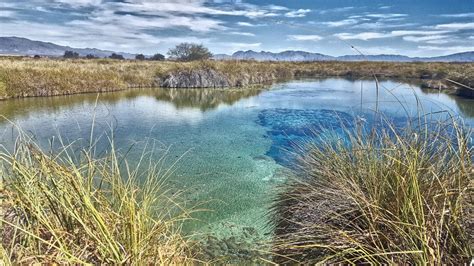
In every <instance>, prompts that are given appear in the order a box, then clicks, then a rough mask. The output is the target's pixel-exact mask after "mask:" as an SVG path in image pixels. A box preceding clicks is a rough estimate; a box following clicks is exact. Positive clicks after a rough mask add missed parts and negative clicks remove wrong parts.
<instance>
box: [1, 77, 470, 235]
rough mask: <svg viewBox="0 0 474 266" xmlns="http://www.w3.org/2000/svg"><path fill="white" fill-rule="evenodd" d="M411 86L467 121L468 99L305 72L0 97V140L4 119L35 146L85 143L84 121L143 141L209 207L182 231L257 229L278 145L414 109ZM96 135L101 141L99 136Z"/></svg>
mask: <svg viewBox="0 0 474 266" xmlns="http://www.w3.org/2000/svg"><path fill="white" fill-rule="evenodd" d="M414 95H417V96H418V98H419V100H420V101H421V103H422V106H423V109H424V112H435V111H439V110H450V111H451V112H453V113H455V114H458V115H460V116H461V117H463V118H465V121H466V123H467V124H468V125H473V124H474V100H470V99H463V98H460V97H456V96H451V95H447V94H443V93H438V92H425V91H422V90H421V89H420V88H419V87H416V86H411V85H409V84H403V83H402V84H400V83H398V82H395V81H382V82H381V83H380V89H379V93H378V96H377V93H376V86H375V83H374V82H373V81H369V80H366V81H360V80H358V81H354V80H345V79H322V80H314V79H307V80H294V81H288V82H283V83H278V84H274V85H271V86H269V87H265V88H253V89H232V90H214V89H134V90H128V91H121V92H113V93H104V94H100V95H99V96H97V95H96V94H81V95H72V96H61V97H48V98H27V99H14V100H7V101H1V102H0V114H1V115H3V116H5V117H6V118H8V119H9V120H10V121H7V120H5V119H4V120H0V144H1V145H3V146H6V147H7V148H9V149H11V148H12V147H13V143H14V140H15V136H16V131H15V129H14V127H13V126H12V124H11V123H14V124H16V125H18V126H20V127H21V128H22V129H23V130H25V131H27V132H29V133H30V134H31V135H33V136H34V137H35V139H36V140H37V141H38V142H39V143H41V144H43V145H44V146H45V147H48V146H49V145H50V144H49V143H50V140H52V139H53V137H54V139H55V141H56V142H58V138H59V137H61V139H62V141H63V142H65V143H69V142H72V141H75V140H77V139H82V140H84V141H83V142H78V143H82V144H80V145H88V144H89V141H88V140H89V138H90V135H91V125H92V124H93V123H94V138H98V137H99V136H101V135H103V132H113V135H114V141H115V145H116V146H117V147H119V148H120V149H121V150H123V151H127V150H128V149H129V148H130V147H132V146H133V149H132V152H131V153H130V154H129V156H128V158H129V160H131V161H133V160H137V159H138V158H139V156H140V154H141V151H142V150H143V149H144V147H145V145H147V144H146V143H148V147H154V149H155V151H154V152H155V153H154V155H153V156H156V160H158V159H159V158H161V157H162V156H163V155H165V158H166V159H165V160H164V164H165V165H166V166H168V167H169V166H171V165H173V164H174V163H176V166H175V167H174V171H173V174H172V176H171V177H170V178H169V179H168V181H167V182H168V184H169V185H170V186H172V187H173V188H175V189H179V190H183V191H185V193H184V194H183V195H184V196H185V197H186V199H187V200H190V201H194V202H204V203H203V204H202V205H201V208H206V209H209V211H205V212H201V213H197V214H196V218H198V221H193V222H191V223H189V224H188V225H187V226H186V230H187V231H189V232H194V231H195V230H197V231H206V230H211V231H214V232H224V231H226V230H227V229H228V228H233V227H237V228H250V227H251V228H253V229H256V231H258V232H260V234H263V233H268V232H267V231H268V230H269V229H268V226H266V223H267V220H266V219H267V216H266V213H267V211H268V206H269V205H268V204H269V202H270V200H271V199H272V196H273V195H274V190H273V189H274V188H275V187H276V186H277V185H278V184H280V183H281V182H284V180H285V178H287V176H288V175H289V174H290V171H289V169H290V168H291V163H292V161H291V158H292V157H291V156H290V155H289V153H287V152H285V151H286V150H291V147H292V143H295V142H298V140H299V139H301V138H307V137H308V136H309V135H310V134H308V133H309V132H308V130H309V129H311V128H314V127H318V126H323V127H330V128H338V127H340V126H341V124H343V123H344V122H343V121H350V120H352V119H353V118H354V117H356V116H357V117H364V116H367V115H368V114H370V112H373V110H375V109H378V110H380V111H383V112H384V113H385V114H386V115H388V116H389V117H391V118H393V119H394V120H396V119H403V118H404V117H406V116H407V112H408V113H409V114H410V115H414V114H416V110H417V99H416V97H415V96H414ZM377 99H378V101H377ZM400 103H403V104H404V106H406V107H407V110H405V109H404V108H402V106H401V104H400ZM440 115H442V114H440ZM341 121H342V122H341ZM150 143H153V145H151V144H150ZM99 145H103V147H106V146H107V140H106V138H105V137H102V138H101V141H100V142H99Z"/></svg>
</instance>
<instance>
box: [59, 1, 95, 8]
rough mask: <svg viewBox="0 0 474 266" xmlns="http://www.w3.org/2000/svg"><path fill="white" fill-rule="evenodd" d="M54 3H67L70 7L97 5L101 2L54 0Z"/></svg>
mask: <svg viewBox="0 0 474 266" xmlns="http://www.w3.org/2000/svg"><path fill="white" fill-rule="evenodd" d="M54 2H56V3H60V4H67V5H70V6H72V7H86V6H97V5H100V4H101V3H102V0H54Z"/></svg>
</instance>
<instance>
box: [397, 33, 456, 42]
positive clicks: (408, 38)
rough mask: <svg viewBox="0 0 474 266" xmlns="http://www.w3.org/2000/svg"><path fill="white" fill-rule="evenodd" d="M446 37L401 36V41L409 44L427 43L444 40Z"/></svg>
mask: <svg viewBox="0 0 474 266" xmlns="http://www.w3.org/2000/svg"><path fill="white" fill-rule="evenodd" d="M446 38H448V36H446V35H428V36H411V35H408V36H403V40H405V41H409V42H427V41H434V40H436V41H439V40H441V39H446Z"/></svg>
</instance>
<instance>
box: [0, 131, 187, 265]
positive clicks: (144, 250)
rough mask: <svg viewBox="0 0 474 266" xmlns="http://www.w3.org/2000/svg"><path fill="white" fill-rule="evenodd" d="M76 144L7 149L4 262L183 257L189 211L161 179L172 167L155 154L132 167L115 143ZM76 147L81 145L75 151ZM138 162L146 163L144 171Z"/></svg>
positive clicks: (2, 170)
mask: <svg viewBox="0 0 474 266" xmlns="http://www.w3.org/2000/svg"><path fill="white" fill-rule="evenodd" d="M69 149H70V147H65V148H63V149H60V150H59V151H58V152H54V153H49V152H48V153H46V152H43V151H42V150H41V149H40V148H39V147H38V146H36V145H35V144H34V143H33V142H32V141H30V140H26V141H25V140H20V141H18V142H17V145H16V148H15V151H14V152H13V153H8V152H1V153H0V161H1V162H2V166H1V167H0V175H1V178H3V182H4V188H5V189H4V191H3V197H4V204H3V206H2V209H3V215H2V217H0V219H1V222H2V224H3V227H2V228H1V229H2V230H1V235H2V237H1V239H2V242H1V248H0V255H1V256H2V260H3V261H4V262H8V261H11V262H12V263H14V264H17V263H20V264H23V263H28V264H30V263H48V264H49V263H58V264H69V263H74V264H76V263H80V264H82V263H93V264H102V263H107V264H138V265H143V264H144V265H147V264H155V263H159V264H180V263H185V262H186V261H188V252H187V250H188V248H189V245H188V244H189V243H188V241H187V240H186V239H184V238H183V237H182V236H181V234H180V223H181V222H182V221H183V219H187V218H189V213H188V212H187V211H186V210H184V208H183V207H182V206H180V204H179V202H180V201H179V199H178V198H177V197H178V196H177V195H174V196H173V195H172V194H171V193H169V191H167V190H166V188H165V187H164V186H163V178H166V177H167V175H168V174H169V172H170V171H168V170H169V169H163V168H162V167H160V164H159V163H153V161H152V160H151V159H150V161H149V164H148V163H146V164H147V167H143V165H144V164H145V163H144V162H145V161H147V160H145V159H144V158H142V159H141V160H140V162H141V164H143V165H142V166H137V168H136V169H135V168H132V167H131V166H130V165H128V163H127V161H126V158H125V157H124V156H120V154H119V153H118V152H117V151H115V149H114V147H113V145H112V148H111V149H110V152H108V153H107V155H106V156H105V157H102V158H100V159H96V158H94V157H93V153H92V152H91V150H87V151H83V152H82V154H81V155H80V156H74V155H71V154H72V153H70V152H69ZM74 154H76V155H77V153H74ZM139 169H144V170H143V171H140V170H139Z"/></svg>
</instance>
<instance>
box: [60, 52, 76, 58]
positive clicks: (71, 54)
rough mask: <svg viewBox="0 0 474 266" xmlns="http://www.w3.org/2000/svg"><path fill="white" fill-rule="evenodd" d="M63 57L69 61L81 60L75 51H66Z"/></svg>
mask: <svg viewBox="0 0 474 266" xmlns="http://www.w3.org/2000/svg"><path fill="white" fill-rule="evenodd" d="M63 57H64V58H68V59H77V58H79V53H77V52H74V51H65V52H64V55H63Z"/></svg>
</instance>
